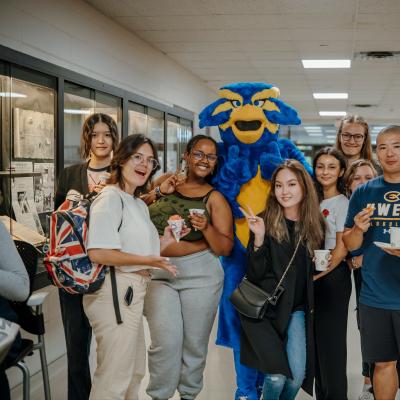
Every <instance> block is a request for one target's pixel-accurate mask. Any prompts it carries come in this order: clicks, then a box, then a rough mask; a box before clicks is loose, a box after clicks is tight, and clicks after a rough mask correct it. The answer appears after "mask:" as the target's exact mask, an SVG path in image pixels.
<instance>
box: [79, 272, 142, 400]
mask: <svg viewBox="0 0 400 400" xmlns="http://www.w3.org/2000/svg"><path fill="white" fill-rule="evenodd" d="M116 278H117V288H118V299H119V306H120V309H121V317H122V321H123V323H122V324H120V325H118V324H117V321H116V318H115V310H114V305H113V298H112V292H111V280H110V274H107V276H106V279H105V282H104V284H103V286H102V287H101V288H100V290H98V291H97V292H95V293H93V294H87V295H85V296H83V306H84V309H85V313H86V315H87V317H88V319H89V322H90V325H91V326H92V328H93V333H94V335H95V337H96V343H97V368H96V371H95V373H94V376H93V382H92V390H91V392H90V400H137V399H138V392H139V386H140V381H141V380H142V378H143V376H144V374H145V371H146V349H145V342H144V333H143V300H144V296H145V294H146V290H147V286H148V283H149V282H150V278H147V277H143V276H141V275H139V274H135V273H121V272H117V273H116ZM129 286H132V289H133V300H132V303H131V304H130V306H127V305H126V304H125V302H124V296H125V293H126V291H127V289H128V287H129Z"/></svg>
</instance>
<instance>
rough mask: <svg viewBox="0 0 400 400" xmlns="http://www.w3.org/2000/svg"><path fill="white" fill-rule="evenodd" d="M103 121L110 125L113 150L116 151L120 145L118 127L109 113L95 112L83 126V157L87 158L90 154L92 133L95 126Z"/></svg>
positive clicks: (81, 150) (81, 149)
mask: <svg viewBox="0 0 400 400" xmlns="http://www.w3.org/2000/svg"><path fill="white" fill-rule="evenodd" d="M99 122H102V123H103V124H106V125H107V126H108V129H109V130H110V134H111V139H112V150H113V151H115V150H116V149H117V146H118V142H119V136H118V127H117V124H116V123H115V121H114V120H113V119H112V118H111V117H110V116H109V115H107V114H103V113H95V114H91V115H89V116H88V117H87V118H86V119H85V122H84V123H83V126H82V135H81V148H80V152H81V157H82V159H83V160H86V159H87V158H88V157H89V155H90V148H91V146H92V133H93V129H94V126H95V125H96V124H97V123H99Z"/></svg>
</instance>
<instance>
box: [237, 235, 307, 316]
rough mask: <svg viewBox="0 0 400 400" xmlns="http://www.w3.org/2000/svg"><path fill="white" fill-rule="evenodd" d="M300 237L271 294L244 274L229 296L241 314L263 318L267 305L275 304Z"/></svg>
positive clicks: (281, 291)
mask: <svg viewBox="0 0 400 400" xmlns="http://www.w3.org/2000/svg"><path fill="white" fill-rule="evenodd" d="M300 242H301V238H300V239H299V240H298V242H297V245H296V248H295V250H294V252H293V255H292V258H291V259H290V261H289V264H288V265H287V267H286V269H285V272H284V273H283V275H282V277H281V279H280V280H279V282H278V284H277V285H276V287H275V289H274V290H273V292H272V293H271V294H269V293H267V292H266V291H265V290H263V289H261V288H259V287H258V286H257V285H255V284H254V283H251V282H250V281H249V280H248V279H247V277H246V276H245V277H244V278H243V280H242V282H240V283H239V286H238V287H237V288H236V289H235V290H234V291H233V293H232V294H231V297H230V298H229V300H230V302H231V303H232V305H233V307H235V309H236V310H237V311H238V312H239V313H240V314H242V315H244V316H245V317H248V318H254V319H263V318H264V315H265V313H266V311H267V308H268V306H269V305H272V306H275V305H276V304H277V303H278V300H279V298H280V297H281V295H282V293H283V292H284V291H285V288H284V287H283V286H282V282H283V280H284V279H285V276H286V274H287V273H288V271H289V268H290V266H291V265H292V262H293V260H294V257H295V256H296V253H297V249H298V248H299V245H300Z"/></svg>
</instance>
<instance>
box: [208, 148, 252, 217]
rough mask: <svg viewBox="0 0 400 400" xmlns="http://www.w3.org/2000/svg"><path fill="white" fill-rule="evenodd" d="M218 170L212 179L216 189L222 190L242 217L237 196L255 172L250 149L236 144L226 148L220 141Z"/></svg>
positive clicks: (234, 209)
mask: <svg viewBox="0 0 400 400" xmlns="http://www.w3.org/2000/svg"><path fill="white" fill-rule="evenodd" d="M218 157H219V159H218V172H217V175H216V176H215V178H214V179H213V181H212V184H213V186H214V188H215V189H217V190H218V191H219V192H221V193H222V194H223V195H224V196H225V198H226V199H227V201H228V203H229V205H230V206H231V208H232V212H233V216H234V217H235V218H242V217H243V215H242V213H241V211H240V210H239V203H238V202H237V201H236V197H237V196H238V195H239V192H240V188H241V187H242V185H243V184H244V183H246V182H248V181H249V180H250V179H251V178H252V177H253V176H254V175H255V174H252V172H251V169H250V162H249V157H250V153H249V151H248V149H245V150H242V152H241V153H240V150H239V147H238V146H236V145H233V146H229V147H228V148H226V147H225V146H224V145H223V143H218Z"/></svg>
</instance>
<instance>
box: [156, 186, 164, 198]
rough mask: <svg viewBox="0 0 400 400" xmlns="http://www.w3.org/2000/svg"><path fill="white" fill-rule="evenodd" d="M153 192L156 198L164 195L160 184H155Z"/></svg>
mask: <svg viewBox="0 0 400 400" xmlns="http://www.w3.org/2000/svg"><path fill="white" fill-rule="evenodd" d="M154 193H155V195H156V199H157V200H158V199H159V198H161V197H163V196H164V193H163V192H162V191H161V188H160V186H156V187H155V188H154Z"/></svg>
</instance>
